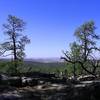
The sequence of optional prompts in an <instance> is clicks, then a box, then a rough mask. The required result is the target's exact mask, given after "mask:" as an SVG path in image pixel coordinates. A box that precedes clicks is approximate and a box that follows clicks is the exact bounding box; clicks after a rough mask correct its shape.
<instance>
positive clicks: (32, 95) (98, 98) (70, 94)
mask: <svg viewBox="0 0 100 100" xmlns="http://www.w3.org/2000/svg"><path fill="white" fill-rule="evenodd" d="M89 77H90V76H89ZM89 77H88V80H86V78H82V81H77V82H76V81H72V80H66V82H65V83H64V81H63V80H60V81H63V82H60V83H58V80H56V81H57V82H54V80H53V82H50V81H48V82H44V81H43V80H41V81H40V80H38V83H37V82H36V79H35V84H34V85H33V84H28V82H31V78H29V77H28V78H26V77H24V78H23V82H25V80H27V84H26V83H25V84H24V85H20V84H19V86H18V85H15V86H14V84H13V85H12V84H10V83H9V82H8V81H7V80H6V82H8V83H9V84H8V83H7V84H1V85H0V100H100V80H99V79H95V80H92V78H89ZM6 78H7V77H5V79H6ZM12 79H13V82H15V83H16V81H15V80H17V83H18V82H20V81H19V79H22V78H16V77H13V78H11V77H10V81H11V80H12ZM14 79H15V80H14ZM90 79H91V80H90ZM29 80H30V81H29ZM13 82H11V83H13ZM33 82H34V81H33ZM36 83H37V84H36Z"/></svg>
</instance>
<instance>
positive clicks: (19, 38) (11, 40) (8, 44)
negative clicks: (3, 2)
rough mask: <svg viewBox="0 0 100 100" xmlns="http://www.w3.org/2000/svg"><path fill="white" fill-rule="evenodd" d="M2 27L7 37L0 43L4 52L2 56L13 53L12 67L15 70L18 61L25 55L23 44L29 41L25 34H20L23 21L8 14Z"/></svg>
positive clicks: (23, 24) (22, 29) (23, 26)
mask: <svg viewBox="0 0 100 100" xmlns="http://www.w3.org/2000/svg"><path fill="white" fill-rule="evenodd" d="M3 29H4V34H6V35H7V36H8V39H6V40H5V42H4V43H2V44H1V51H2V53H3V54H4V55H3V56H9V55H13V62H14V67H15V69H16V70H17V67H18V61H19V60H22V59H23V58H24V56H25V52H24V50H25V45H26V44H27V43H30V40H29V39H28V38H27V36H23V35H22V32H23V31H24V29H25V22H24V21H23V20H22V19H20V18H17V17H16V16H12V15H8V19H7V23H6V24H3ZM5 53H6V55H5Z"/></svg>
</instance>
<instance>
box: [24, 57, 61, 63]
mask: <svg viewBox="0 0 100 100" xmlns="http://www.w3.org/2000/svg"><path fill="white" fill-rule="evenodd" d="M25 61H33V62H42V63H52V62H63V61H62V60H61V59H60V58H57V57H54V58H27V59H25Z"/></svg>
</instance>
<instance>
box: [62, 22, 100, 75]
mask: <svg viewBox="0 0 100 100" xmlns="http://www.w3.org/2000/svg"><path fill="white" fill-rule="evenodd" d="M95 29H96V27H95V24H94V22H93V21H89V22H86V23H84V24H83V25H81V26H80V27H79V28H77V29H76V31H75V33H74V35H75V37H76V39H77V41H76V42H77V45H76V47H75V46H73V47H74V48H71V52H68V51H67V52H64V57H61V58H62V59H64V60H65V61H67V62H70V63H72V64H76V63H78V64H80V66H81V67H82V68H83V70H85V71H86V72H88V73H89V74H92V75H95V74H96V73H95V72H96V69H97V67H99V63H100V60H99V59H98V58H96V57H95V56H96V51H100V48H98V47H97V45H96V43H97V40H99V39H100V36H99V35H98V34H96V33H95ZM75 48H76V51H77V52H78V51H79V52H78V53H79V54H78V55H77V52H76V51H75ZM73 50H74V52H72V51H73ZM73 54H74V55H73ZM75 55H77V56H75ZM73 58H74V59H73ZM87 66H88V68H87ZM89 68H90V69H91V70H89Z"/></svg>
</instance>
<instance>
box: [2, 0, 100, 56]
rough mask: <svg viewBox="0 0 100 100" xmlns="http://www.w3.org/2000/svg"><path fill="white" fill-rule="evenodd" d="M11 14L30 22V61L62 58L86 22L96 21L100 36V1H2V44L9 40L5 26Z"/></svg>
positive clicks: (27, 54) (27, 49) (28, 50)
mask: <svg viewBox="0 0 100 100" xmlns="http://www.w3.org/2000/svg"><path fill="white" fill-rule="evenodd" d="M9 14H11V15H14V16H17V17H19V18H21V19H23V20H24V21H25V22H26V23H27V25H26V29H25V31H24V32H23V35H27V36H28V37H29V38H30V40H31V43H30V44H28V45H27V46H26V50H25V53H26V57H27V58H49V57H50V58H51V57H61V56H62V55H63V54H62V50H67V49H69V43H71V42H73V41H74V40H75V37H74V35H73V34H74V31H75V29H76V28H77V27H79V26H80V25H81V24H83V23H84V22H86V21H90V20H94V21H95V24H96V27H97V30H96V32H97V33H99V34H100V19H99V18H100V0H0V42H3V41H4V40H6V39H7V36H4V35H3V28H2V24H4V23H6V19H7V16H8V15H9Z"/></svg>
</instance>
